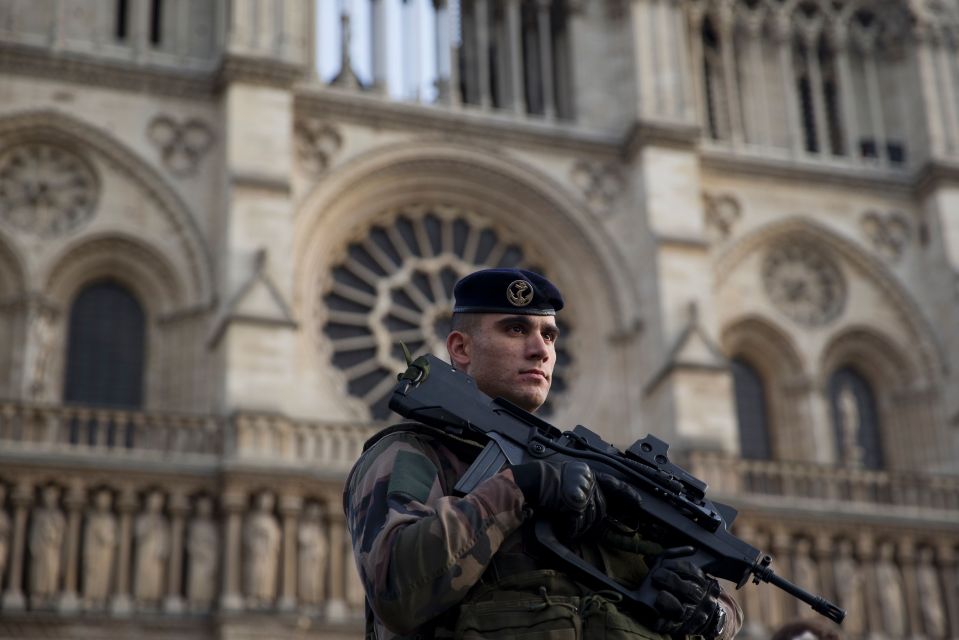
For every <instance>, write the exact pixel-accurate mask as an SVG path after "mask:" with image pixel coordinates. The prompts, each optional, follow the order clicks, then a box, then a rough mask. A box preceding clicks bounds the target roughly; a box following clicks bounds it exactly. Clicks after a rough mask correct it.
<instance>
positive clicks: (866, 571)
mask: <svg viewBox="0 0 959 640" xmlns="http://www.w3.org/2000/svg"><path fill="white" fill-rule="evenodd" d="M856 557H858V558H859V561H860V570H861V571H862V574H863V587H864V588H865V593H864V594H863V604H864V605H865V606H864V609H865V611H864V613H865V615H864V620H863V622H864V627H865V632H866V635H867V636H868V635H869V634H881V633H882V631H883V629H882V616H881V615H880V602H879V591H878V589H877V585H876V541H875V540H874V539H873V536H872V534H871V533H869V532H868V531H863V532H860V533H859V536H858V537H857V538H856Z"/></svg>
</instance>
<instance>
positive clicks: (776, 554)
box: [766, 527, 792, 629]
mask: <svg viewBox="0 0 959 640" xmlns="http://www.w3.org/2000/svg"><path fill="white" fill-rule="evenodd" d="M769 542H770V545H771V546H772V552H773V558H774V562H773V568H774V569H776V567H777V563H778V567H779V568H778V569H777V570H778V571H780V572H781V571H783V568H787V569H786V570H788V567H789V561H788V558H790V556H791V555H792V553H791V551H792V539H791V538H790V535H789V532H788V531H787V530H786V529H783V528H781V527H777V528H775V529H774V530H773V531H772V534H771V536H770V540H769ZM766 592H767V600H766V610H767V612H768V618H767V620H768V621H769V628H770V629H776V628H778V627H779V626H781V625H782V624H784V623H785V622H788V620H789V618H790V616H789V615H788V614H787V606H786V605H787V602H786V598H787V597H788V596H786V595H785V594H784V593H783V592H782V591H780V590H779V589H766ZM791 599H792V598H790V600H791Z"/></svg>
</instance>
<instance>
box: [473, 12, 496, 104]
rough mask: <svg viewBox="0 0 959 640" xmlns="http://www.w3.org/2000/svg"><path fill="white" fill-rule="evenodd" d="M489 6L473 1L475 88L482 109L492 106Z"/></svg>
mask: <svg viewBox="0 0 959 640" xmlns="http://www.w3.org/2000/svg"><path fill="white" fill-rule="evenodd" d="M489 15H490V14H489V4H488V3H487V0H474V4H473V20H474V21H475V22H474V25H473V26H474V27H475V28H476V54H477V55H476V75H477V83H476V88H477V91H478V92H479V105H480V106H481V107H483V108H484V109H488V108H490V106H492V104H493V102H492V93H491V91H490V82H489Z"/></svg>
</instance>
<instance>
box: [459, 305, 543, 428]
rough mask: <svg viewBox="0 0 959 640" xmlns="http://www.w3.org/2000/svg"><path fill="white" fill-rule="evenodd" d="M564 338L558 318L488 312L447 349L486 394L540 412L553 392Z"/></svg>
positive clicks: (460, 367) (480, 316)
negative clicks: (559, 345) (559, 344)
mask: <svg viewBox="0 0 959 640" xmlns="http://www.w3.org/2000/svg"><path fill="white" fill-rule="evenodd" d="M558 337H559V329H558V328H557V327H556V320H555V319H554V318H553V317H552V316H527V315H508V314H491V313H484V314H480V315H479V317H478V322H477V323H476V325H475V326H474V327H473V328H472V329H471V330H470V331H469V333H462V332H458V331H454V332H453V333H451V334H450V338H449V340H447V347H448V349H449V352H450V358H451V359H452V360H453V364H454V365H456V366H457V368H459V369H461V370H462V371H465V372H466V373H468V374H469V375H471V376H473V378H474V379H475V380H476V385H477V386H478V387H479V388H480V390H481V391H482V392H483V393H485V394H486V395H488V396H492V397H494V398H495V397H497V396H502V397H503V398H506V399H507V400H509V401H510V402H512V403H514V404H516V405H519V406H520V407H522V408H523V409H526V410H527V411H535V410H536V409H538V408H539V407H540V406H541V405H542V404H543V403H544V402H545V401H546V396H547V395H548V394H549V387H550V385H551V384H552V381H553V367H554V366H555V364H556V339H557V338H558Z"/></svg>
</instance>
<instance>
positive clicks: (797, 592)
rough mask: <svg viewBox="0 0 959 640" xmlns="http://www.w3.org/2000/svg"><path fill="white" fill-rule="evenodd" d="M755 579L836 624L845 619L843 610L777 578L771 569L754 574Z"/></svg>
mask: <svg viewBox="0 0 959 640" xmlns="http://www.w3.org/2000/svg"><path fill="white" fill-rule="evenodd" d="M756 577H757V578H758V579H759V580H762V581H763V582H768V583H769V584H771V585H774V586H777V587H779V588H780V589H782V590H783V591H785V592H786V593H788V594H789V595H791V596H793V597H795V598H799V599H800V600H802V601H803V602H805V603H806V604H808V605H809V606H811V607H812V609H813V611H815V612H816V613H819V614H821V615H824V616H826V617H827V618H829V619H830V620H832V621H833V622H835V623H836V624H842V621H843V619H844V618H845V617H846V612H845V611H844V610H843V609H840V608H839V607H837V606H836V605H834V604H833V603H831V602H829V601H828V600H826V599H825V598H822V597H820V596H817V595H813V594H811V593H809V592H808V591H806V590H805V589H803V588H802V587H799V586H797V585H795V584H793V583H792V582H790V581H789V580H786V579H785V578H781V577H779V576H777V575H776V574H775V573H773V571H772V569H769V568H768V567H767V568H765V569H764V570H761V571H758V572H757V573H756Z"/></svg>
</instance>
